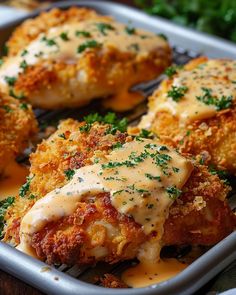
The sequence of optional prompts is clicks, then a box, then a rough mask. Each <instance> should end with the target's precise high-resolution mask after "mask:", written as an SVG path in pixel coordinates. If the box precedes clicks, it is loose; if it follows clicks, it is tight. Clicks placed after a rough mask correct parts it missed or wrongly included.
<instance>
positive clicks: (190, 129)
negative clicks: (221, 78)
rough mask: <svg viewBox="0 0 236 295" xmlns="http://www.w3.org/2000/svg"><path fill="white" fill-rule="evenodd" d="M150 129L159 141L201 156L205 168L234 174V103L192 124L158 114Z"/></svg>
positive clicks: (160, 91)
mask: <svg viewBox="0 0 236 295" xmlns="http://www.w3.org/2000/svg"><path fill="white" fill-rule="evenodd" d="M206 61H207V58H205V57H201V58H198V59H195V60H193V61H191V62H190V63H188V64H187V65H186V66H185V68H186V69H188V70H193V69H194V68H195V67H197V66H199V65H200V64H202V63H204V62H206ZM171 81H172V80H171V79H169V80H165V81H163V82H162V84H161V86H160V88H159V89H157V90H156V91H155V92H154V93H153V95H152V96H151V97H150V99H149V109H150V111H152V110H153V105H154V102H156V101H157V100H158V97H159V96H160V95H162V94H163V93H165V92H167V91H168V87H169V85H170V84H171ZM150 129H151V130H152V131H153V132H154V133H156V134H157V135H158V136H160V138H161V140H162V141H163V142H165V143H167V144H170V145H172V146H174V147H178V148H179V149H180V151H181V152H182V153H190V154H192V155H201V156H202V157H203V160H204V163H205V164H206V165H209V164H212V165H213V166H215V167H216V168H217V169H219V170H221V169H224V170H228V171H229V172H230V173H232V174H235V173H236V104H235V103H234V105H233V106H232V107H231V108H230V109H226V110H222V111H218V112H217V113H216V115H215V116H214V117H212V118H208V119H204V120H198V121H194V122H192V123H189V124H187V125H186V126H181V124H179V119H178V118H177V117H174V116H173V115H172V114H170V113H168V112H158V113H156V114H155V118H154V119H153V121H152V122H151V127H150Z"/></svg>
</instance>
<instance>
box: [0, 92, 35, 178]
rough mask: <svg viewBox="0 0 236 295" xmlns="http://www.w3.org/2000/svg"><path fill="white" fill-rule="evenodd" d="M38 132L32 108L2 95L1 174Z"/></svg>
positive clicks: (0, 116)
mask: <svg viewBox="0 0 236 295" xmlns="http://www.w3.org/2000/svg"><path fill="white" fill-rule="evenodd" d="M36 131H37V123H36V120H35V118H34V114H33V112H32V109H31V106H30V105H28V104H25V103H21V102H20V101H19V100H17V99H15V98H13V97H10V96H8V95H6V94H3V93H0V173H2V172H3V170H4V168H5V167H6V165H7V164H8V163H9V161H11V160H14V159H15V157H16V156H17V155H18V154H19V153H21V152H22V151H23V149H24V148H25V147H26V146H27V143H28V141H29V139H30V137H32V136H33V135H34V134H35V133H36Z"/></svg>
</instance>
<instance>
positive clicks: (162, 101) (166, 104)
mask: <svg viewBox="0 0 236 295" xmlns="http://www.w3.org/2000/svg"><path fill="white" fill-rule="evenodd" d="M172 86H175V87H178V88H179V87H183V86H184V87H187V91H186V92H185V94H184V96H183V97H182V98H180V99H179V101H178V102H176V101H174V100H173V99H172V98H171V97H168V94H167V92H168V91H169V90H171V87H172ZM203 88H205V89H209V90H210V91H211V96H213V97H214V99H216V100H220V99H221V98H222V96H225V97H226V98H227V97H232V101H233V100H235V98H236V61H232V60H209V61H207V62H206V63H204V64H200V65H199V66H198V67H196V68H194V69H192V70H186V69H183V70H179V71H178V74H177V75H175V76H174V78H173V81H172V83H171V84H170V86H168V89H166V87H165V85H164V89H162V88H160V91H158V92H157V97H155V94H154V96H153V98H152V101H151V103H150V110H149V113H148V115H147V116H144V117H143V120H142V122H141V123H140V128H150V125H151V124H152V122H153V120H154V118H155V116H156V114H157V113H159V112H169V113H170V114H172V115H173V116H176V117H178V118H179V119H180V124H183V125H184V124H186V123H189V122H192V121H195V120H202V119H206V118H210V117H212V116H214V115H215V114H216V112H217V107H216V105H214V104H206V103H204V102H202V101H201V100H199V99H197V97H202V96H204V94H205V91H204V90H203Z"/></svg>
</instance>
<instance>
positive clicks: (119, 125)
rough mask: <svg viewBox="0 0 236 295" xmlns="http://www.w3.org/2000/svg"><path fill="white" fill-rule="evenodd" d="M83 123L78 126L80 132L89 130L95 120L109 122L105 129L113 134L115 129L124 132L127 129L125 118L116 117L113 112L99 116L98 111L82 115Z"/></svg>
mask: <svg viewBox="0 0 236 295" xmlns="http://www.w3.org/2000/svg"><path fill="white" fill-rule="evenodd" d="M84 121H85V122H86V124H85V125H83V126H82V127H80V131H81V132H89V131H90V129H91V127H92V124H93V123H95V122H99V123H103V124H109V125H110V126H109V128H108V129H107V131H106V134H115V133H116V132H117V131H120V132H125V131H126V130H127V124H128V122H127V119H126V118H123V119H121V120H120V119H118V118H117V116H116V114H115V113H112V112H109V113H107V114H106V115H105V116H101V115H99V114H98V113H95V114H90V115H88V116H86V117H84Z"/></svg>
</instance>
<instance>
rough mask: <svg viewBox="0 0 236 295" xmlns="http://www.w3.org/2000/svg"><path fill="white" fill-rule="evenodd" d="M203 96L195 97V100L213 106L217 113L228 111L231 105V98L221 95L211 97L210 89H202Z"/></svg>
mask: <svg viewBox="0 0 236 295" xmlns="http://www.w3.org/2000/svg"><path fill="white" fill-rule="evenodd" d="M202 91H203V95H201V96H197V99H198V100H199V101H201V102H203V103H204V104H206V105H214V106H215V107H216V110H217V111H221V110H224V109H228V108H230V107H231V106H232V104H233V96H232V95H230V96H225V95H222V96H221V97H220V98H217V97H215V96H213V95H212V89H210V88H205V87H202Z"/></svg>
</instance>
